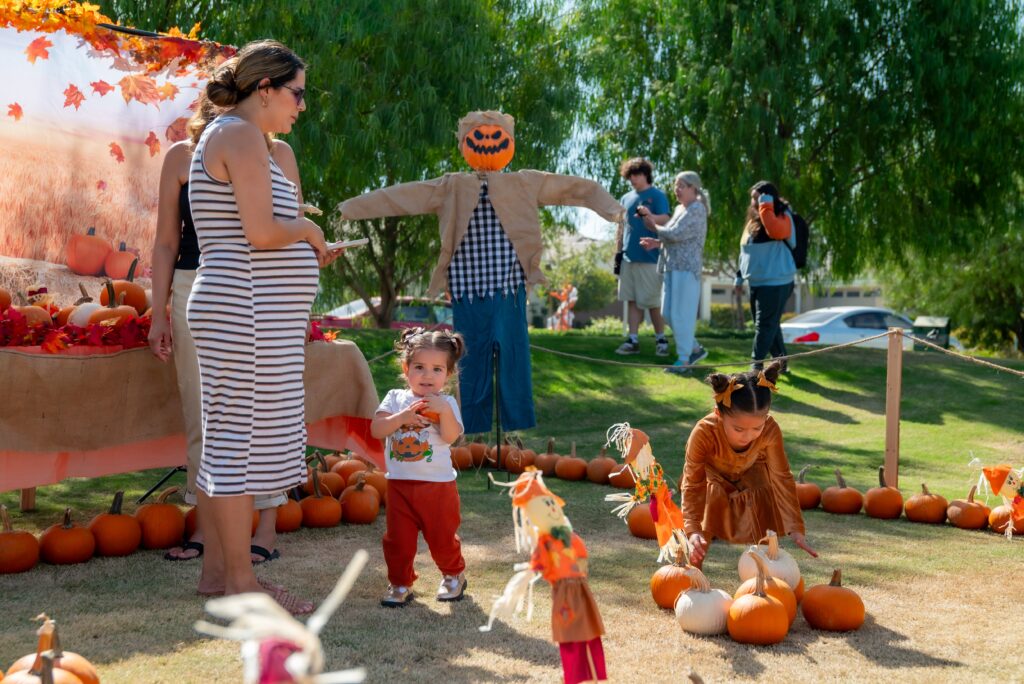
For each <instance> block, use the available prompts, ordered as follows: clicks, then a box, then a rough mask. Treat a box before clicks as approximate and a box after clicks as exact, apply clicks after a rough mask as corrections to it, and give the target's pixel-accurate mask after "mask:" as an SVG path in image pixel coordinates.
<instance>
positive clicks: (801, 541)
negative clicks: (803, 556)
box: [789, 532, 818, 558]
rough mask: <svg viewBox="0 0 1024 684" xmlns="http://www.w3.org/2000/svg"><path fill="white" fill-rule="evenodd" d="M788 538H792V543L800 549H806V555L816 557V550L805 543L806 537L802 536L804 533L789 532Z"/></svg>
mask: <svg viewBox="0 0 1024 684" xmlns="http://www.w3.org/2000/svg"><path fill="white" fill-rule="evenodd" d="M789 538H790V539H792V540H793V543H794V544H796V545H797V546H799V547H800V548H801V549H803V550H804V551H806V552H807V555H809V556H810V557H811V558H817V557H818V552H817V551H815V550H814V547H812V546H811V545H810V544H808V543H807V539H806V538H805V537H804V535H802V534H800V533H799V532H790V533H789Z"/></svg>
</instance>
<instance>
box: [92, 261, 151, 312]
mask: <svg viewBox="0 0 1024 684" xmlns="http://www.w3.org/2000/svg"><path fill="white" fill-rule="evenodd" d="M138 266H139V260H138V259H134V260H133V261H132V263H131V266H130V267H129V268H128V273H127V275H126V277H125V278H123V279H120V278H119V279H117V280H108V282H109V283H110V286H111V287H112V288H113V290H114V291H113V292H110V291H109V290H108V289H106V288H105V289H103V290H101V291H100V304H104V305H106V304H109V303H110V301H111V300H114V301H120V297H121V295H122V294H123V295H124V303H125V305H127V306H130V307H132V308H133V309H135V313H136V315H138V316H141V315H142V314H144V313H145V312H146V309H148V308H149V305H148V304H147V303H146V290H145V288H143V287H142V286H141V285H139V284H138V283H136V282H135V269H136V268H138ZM107 275H110V274H109V273H108V274H107ZM110 277H111V278H114V276H110Z"/></svg>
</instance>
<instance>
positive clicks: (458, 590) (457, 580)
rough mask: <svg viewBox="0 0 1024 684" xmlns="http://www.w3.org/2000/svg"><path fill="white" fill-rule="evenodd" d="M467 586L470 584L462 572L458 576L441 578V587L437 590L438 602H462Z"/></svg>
mask: <svg viewBox="0 0 1024 684" xmlns="http://www.w3.org/2000/svg"><path fill="white" fill-rule="evenodd" d="M467 586H469V583H468V582H467V581H466V576H465V575H464V574H462V573H461V572H460V573H459V574H458V575H445V576H444V577H442V578H441V586H439V587H438V588H437V600H438V601H461V600H462V594H463V593H464V592H465V591H466V587H467Z"/></svg>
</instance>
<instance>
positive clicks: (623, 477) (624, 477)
mask: <svg viewBox="0 0 1024 684" xmlns="http://www.w3.org/2000/svg"><path fill="white" fill-rule="evenodd" d="M608 484H610V485H611V486H612V487H615V488H617V489H633V488H634V487H636V476H635V475H633V469H632V468H630V467H629V465H628V464H626V463H622V464H620V463H618V462H616V464H615V467H614V468H612V472H611V473H609V474H608Z"/></svg>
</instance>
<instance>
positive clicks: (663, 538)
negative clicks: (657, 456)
mask: <svg viewBox="0 0 1024 684" xmlns="http://www.w3.org/2000/svg"><path fill="white" fill-rule="evenodd" d="M612 445H614V446H615V447H616V448H617V449H618V450H619V451H620V452H621V453H622V460H623V461H625V463H626V466H627V467H628V468H629V469H630V470H631V471H632V473H633V480H634V481H635V482H636V487H635V489H634V490H633V493H632V494H624V493H623V494H608V495H607V496H605V497H604V500H605V501H611V502H619V503H620V504H621V505H619V506H617V507H615V508H613V509H612V512H613V513H617V514H618V516H619V517H620V518H622V519H623V521H625V520H626V518H627V517H628V516H629V512H630V511H631V510H633V507H634V506H639V505H640V504H643V503H645V502H648V501H649V502H650V503H649V505H650V507H651V518H652V519H653V520H654V529H655V531H656V532H657V534H658V547H659V548H660V549H661V552H660V553H659V554H658V562H663V563H668V562H672V559H674V558H675V557H676V552H677V551H678V550H679V549H680V548H681V543H682V542H681V541H680V540H682V539H685V538H686V535H685V534H684V532H683V512H682V511H680V510H679V506H677V505H676V503H675V502H674V501H673V500H672V491H671V490H670V489H669V488H668V484H667V483H666V482H665V471H664V470H662V468H661V466H660V465H659V464H658V462H657V461H655V460H654V452H653V451H651V440H650V438H649V437H648V436H647V435H646V434H645V433H644V432H643V431H641V430H637V429H636V428H632V427H630V426H629V423H618V424H616V425H612V426H611V427H610V428H608V433H607V442H606V444H605V446H612Z"/></svg>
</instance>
